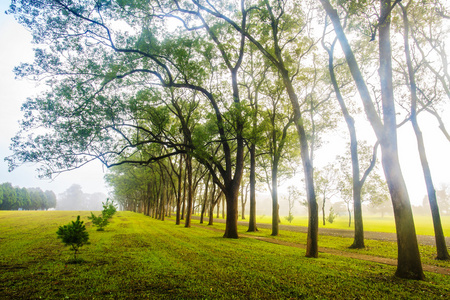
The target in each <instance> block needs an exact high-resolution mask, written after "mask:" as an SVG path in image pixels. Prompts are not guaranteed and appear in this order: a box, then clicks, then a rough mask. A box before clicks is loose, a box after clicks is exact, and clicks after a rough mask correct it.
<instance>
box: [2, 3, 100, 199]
mask: <svg viewBox="0 0 450 300" xmlns="http://www.w3.org/2000/svg"><path fill="white" fill-rule="evenodd" d="M9 2H10V1H8V0H1V1H0V45H1V47H0V183H3V182H10V183H11V184H12V185H13V186H19V187H26V188H29V187H40V188H42V189H43V190H52V191H53V192H55V193H56V194H60V193H62V192H64V191H65V190H67V189H68V188H69V187H70V186H71V185H72V184H79V185H81V187H82V190H83V192H85V193H95V192H102V193H107V188H106V186H105V183H104V181H103V176H104V174H105V169H104V168H102V164H100V163H97V162H96V163H91V164H89V165H87V166H85V167H83V168H81V169H78V170H75V171H71V172H66V173H63V174H60V175H58V176H57V177H56V178H53V179H52V180H48V179H44V180H41V179H39V178H38V177H37V172H36V171H35V169H36V168H37V166H36V165H23V166H20V167H19V168H17V169H15V170H14V171H13V172H8V165H7V163H6V162H5V161H4V158H5V157H6V156H9V155H11V154H12V152H11V151H10V150H9V145H10V143H11V138H12V137H13V136H14V135H15V134H16V133H17V131H18V130H19V120H20V119H21V118H22V115H23V114H22V112H21V111H20V107H21V105H22V103H23V102H25V100H26V99H27V97H32V96H33V95H37V94H38V91H39V89H42V87H39V86H37V85H36V83H35V82H32V81H28V80H23V79H15V78H14V77H15V76H14V73H13V69H14V67H15V66H18V65H19V64H20V63H22V62H32V61H33V56H34V55H33V50H32V49H33V45H32V44H31V34H30V33H29V32H28V31H27V30H25V28H24V27H22V26H21V25H19V24H18V23H17V22H16V21H15V20H14V18H13V17H12V16H10V15H6V14H5V11H6V10H7V9H8V6H9Z"/></svg>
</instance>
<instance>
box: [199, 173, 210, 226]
mask: <svg viewBox="0 0 450 300" xmlns="http://www.w3.org/2000/svg"><path fill="white" fill-rule="evenodd" d="M210 176H211V175H209V174H208V179H207V180H206V182H205V195H204V198H203V204H202V212H201V214H200V224H203V216H204V214H205V209H206V202H207V201H208V185H209V178H210Z"/></svg>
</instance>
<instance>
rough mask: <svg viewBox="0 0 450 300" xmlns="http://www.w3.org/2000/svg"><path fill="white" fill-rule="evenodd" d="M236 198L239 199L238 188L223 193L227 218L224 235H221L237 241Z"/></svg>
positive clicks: (237, 212)
mask: <svg viewBox="0 0 450 300" xmlns="http://www.w3.org/2000/svg"><path fill="white" fill-rule="evenodd" d="M238 197H239V186H238V187H237V188H236V187H234V188H230V189H229V190H227V191H226V192H225V199H226V202H227V218H226V221H225V224H226V227H225V233H224V235H223V237H224V238H231V239H237V238H238V237H239V236H238V228H237V220H238V214H239V210H238V200H239V199H238Z"/></svg>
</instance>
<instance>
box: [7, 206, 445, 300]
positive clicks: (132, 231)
mask: <svg viewBox="0 0 450 300" xmlns="http://www.w3.org/2000/svg"><path fill="white" fill-rule="evenodd" d="M77 214H80V215H81V216H82V220H84V221H85V222H86V223H87V226H86V227H87V228H88V231H89V233H90V239H91V244H90V245H86V246H83V248H81V252H80V257H81V258H83V259H84V260H85V262H84V263H82V264H79V265H71V264H67V261H68V260H69V259H70V258H71V257H72V252H71V251H70V250H69V248H67V247H64V246H63V244H62V243H61V242H60V241H59V240H57V238H56V233H55V232H56V230H57V228H58V226H60V225H64V224H67V223H68V222H69V221H71V220H74V219H75V218H76V215H77ZM87 216H88V212H56V211H55V212H0V228H1V231H0V295H2V296H1V297H0V298H6V299H40V298H42V299H65V298H66V299H67V298H68V299H105V298H112V299H317V298H318V299H336V298H339V299H342V298H345V299H354V298H357V299H364V298H368V299H375V298H376V299H423V298H428V299H438V298H439V299H445V298H448V296H449V295H450V276H445V275H438V274H433V273H426V278H427V279H426V281H421V282H417V281H409V280H402V279H398V278H395V277H393V274H394V272H395V268H394V267H392V266H387V265H381V264H376V263H369V262H365V261H360V260H354V259H349V258H343V257H339V256H333V255H328V254H321V255H320V258H318V259H308V258H305V257H304V255H305V251H304V250H301V249H298V248H294V247H287V246H281V245H276V244H271V243H266V242H262V241H258V240H255V239H250V238H241V239H238V240H230V239H223V238H222V237H221V236H222V233H221V232H215V231H212V230H209V229H207V228H201V227H200V228H199V227H192V228H184V227H183V226H175V225H174V222H173V221H171V220H168V221H165V222H162V221H158V220H154V219H151V218H149V217H145V216H143V215H141V214H135V213H131V212H119V213H118V214H117V215H116V216H114V217H113V218H112V220H111V224H110V225H108V227H106V228H105V231H104V232H98V231H96V230H95V228H94V227H93V226H91V224H90V223H89V222H88V220H87ZM216 226H217V228H219V226H222V225H219V224H218V225H215V226H214V227H216Z"/></svg>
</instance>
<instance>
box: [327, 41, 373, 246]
mask: <svg viewBox="0 0 450 300" xmlns="http://www.w3.org/2000/svg"><path fill="white" fill-rule="evenodd" d="M334 45H335V42H333V44H332V45H331V47H330V49H327V48H326V47H325V45H324V48H326V50H327V52H328V71H329V74H330V79H331V83H332V84H333V88H334V91H335V93H336V99H337V100H338V103H339V106H340V107H341V111H342V114H343V116H344V120H345V123H346V124H347V128H348V132H349V135H350V155H351V159H352V179H353V211H354V214H355V235H354V240H353V244H352V245H351V246H350V248H353V249H362V248H364V247H365V245H364V227H363V219H362V208H361V207H362V205H361V188H362V182H360V178H359V176H360V174H359V157H358V139H357V137H356V128H355V120H354V119H353V118H352V116H351V115H350V113H349V111H348V109H347V105H346V104H345V101H344V97H342V94H341V90H340V88H339V85H338V82H337V79H336V75H335V73H334V57H333V54H334ZM350 225H351V216H350V221H349V225H348V226H349V227H350Z"/></svg>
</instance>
